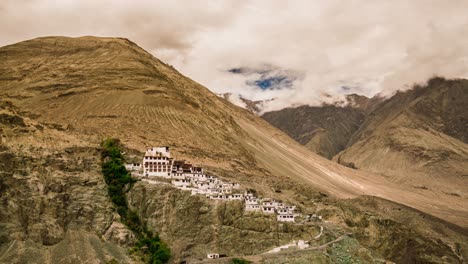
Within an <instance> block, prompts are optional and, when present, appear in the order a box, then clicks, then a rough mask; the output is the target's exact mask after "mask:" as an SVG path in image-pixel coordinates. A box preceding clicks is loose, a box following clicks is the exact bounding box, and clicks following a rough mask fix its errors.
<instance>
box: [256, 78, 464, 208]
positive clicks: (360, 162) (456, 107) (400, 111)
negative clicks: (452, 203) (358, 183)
mask: <svg viewBox="0 0 468 264" xmlns="http://www.w3.org/2000/svg"><path fill="white" fill-rule="evenodd" d="M467 102H468V80H446V79H443V78H440V77H435V78H432V79H431V80H429V81H428V83H427V85H425V86H415V87H414V88H413V89H411V90H408V91H405V92H398V93H397V94H395V95H394V96H393V97H391V98H389V99H385V100H384V99H382V98H378V97H376V98H372V99H366V98H363V97H359V98H358V97H356V96H353V97H348V104H347V106H345V107H338V106H333V105H326V106H322V107H309V106H301V107H297V108H286V109H283V110H280V111H275V112H269V113H265V114H264V115H263V116H262V118H264V119H265V120H267V121H268V122H269V123H271V124H273V125H274V126H276V127H278V128H279V129H281V130H283V131H285V132H286V133H287V134H288V135H290V136H291V137H292V138H294V139H295V140H296V141H298V142H299V143H301V144H303V145H305V146H306V147H307V148H308V149H310V150H312V151H314V152H316V153H318V154H320V155H322V156H324V157H326V158H329V159H333V160H335V161H337V162H338V163H340V164H342V165H345V166H348V167H351V168H354V169H360V170H365V171H369V172H373V173H376V174H381V175H385V177H386V178H387V179H389V180H390V181H392V182H395V183H397V184H404V185H406V186H408V187H412V188H415V189H422V190H425V191H426V192H434V193H437V195H438V197H443V196H455V197H459V198H460V201H459V203H466V199H467V197H468V191H467V189H466V188H465V186H466V185H467V175H468V145H467V143H468V142H467V138H468V133H467V131H468V108H467V107H466V104H467Z"/></svg>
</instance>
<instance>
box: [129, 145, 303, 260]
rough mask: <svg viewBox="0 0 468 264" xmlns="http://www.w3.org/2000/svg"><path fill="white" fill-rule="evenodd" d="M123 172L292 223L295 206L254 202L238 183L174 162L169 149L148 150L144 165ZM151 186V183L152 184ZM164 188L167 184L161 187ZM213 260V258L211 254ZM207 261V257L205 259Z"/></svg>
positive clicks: (183, 163) (265, 201) (255, 199)
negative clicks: (236, 202)
mask: <svg viewBox="0 0 468 264" xmlns="http://www.w3.org/2000/svg"><path fill="white" fill-rule="evenodd" d="M125 168H126V169H127V170H128V171H130V172H132V174H133V175H135V176H140V177H144V178H148V180H149V178H154V179H157V178H166V179H171V184H172V186H174V187H176V188H178V189H181V190H186V191H190V192H191V195H205V196H206V197H207V198H209V199H211V200H240V201H244V206H245V211H247V212H260V213H264V214H275V215H276V220H277V221H279V222H295V219H296V217H297V216H299V214H295V213H294V212H295V209H296V207H295V206H291V205H286V204H284V203H282V202H280V201H276V200H274V199H261V198H257V197H256V196H255V195H254V194H253V193H248V192H244V193H242V192H240V190H239V189H241V186H240V184H239V183H232V182H227V181H223V180H221V179H219V178H217V177H215V176H211V175H206V174H205V173H204V171H203V168H201V167H196V166H193V165H192V164H190V163H187V162H185V161H184V160H174V159H173V158H172V157H171V153H170V150H169V147H153V148H148V149H147V150H146V152H145V156H144V157H143V162H142V163H141V164H140V163H131V164H126V165H125ZM150 182H154V181H151V180H150ZM156 182H160V181H156ZM164 184H167V183H164ZM211 255H212V257H216V254H211ZM208 257H210V256H208Z"/></svg>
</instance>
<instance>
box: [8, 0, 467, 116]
mask: <svg viewBox="0 0 468 264" xmlns="http://www.w3.org/2000/svg"><path fill="white" fill-rule="evenodd" d="M466 10H468V1H464V0H451V1H445V0H413V1H407V0H395V1H372V0H351V1H339V0H314V1H311V0H302V1H300V0H291V1H268V0H257V1H242V0H221V1H169V0H167V1H149V0H148V1H123V0H120V1H119V0H115V1H110V0H103V1H91V0H83V1H72V0H64V1H53V0H16V1H12V0H3V1H1V2H0V34H1V36H2V38H1V39H0V45H6V44H11V43H14V42H18V41H21V40H24V39H28V38H33V37H39V36H44V35H67V36H82V35H98V36H121V37H128V38H130V39H131V40H133V41H135V42H136V43H138V44H139V45H140V46H142V47H143V48H145V49H147V50H148V51H150V52H151V53H153V54H154V55H155V56H156V57H159V58H160V59H162V60H164V61H166V62H168V63H170V64H172V65H174V66H175V67H176V68H177V69H179V70H180V71H181V72H182V73H184V74H185V75H188V76H189V77H191V78H192V79H194V80H196V81H198V82H200V83H202V84H204V85H205V86H207V87H208V88H209V89H211V90H212V91H214V92H216V93H225V92H231V93H235V94H242V95H243V96H244V97H245V98H249V99H251V100H268V99H271V98H275V100H272V101H269V102H267V103H266V104H265V107H266V108H265V110H273V109H279V108H283V107H286V106H291V105H299V104H311V105H317V104H320V103H322V102H330V101H333V100H341V99H343V96H344V95H345V94H346V93H350V92H355V93H359V94H363V95H367V96H373V95H375V94H377V93H381V94H384V95H391V94H392V93H394V92H395V91H396V90H397V89H405V88H407V87H409V86H410V85H411V84H413V83H415V82H417V83H421V82H424V81H425V80H427V79H428V78H429V77H431V76H432V75H436V74H437V75H443V76H446V77H467V75H468V72H467V70H466V69H468V16H466ZM265 65H267V66H268V67H270V69H268V71H266V72H261V71H259V70H261V69H263V70H265V69H264V68H265V67H266V66H265ZM268 67H267V68H268ZM229 69H231V70H232V69H242V70H246V69H249V70H251V72H249V73H248V74H247V72H243V73H242V74H240V73H236V72H232V71H231V72H230V71H229ZM281 78H284V79H281ZM284 80H286V81H285V82H284ZM262 82H263V84H262ZM259 86H260V87H261V86H266V88H267V89H259ZM271 87H274V89H270V88H271ZM343 87H345V89H343Z"/></svg>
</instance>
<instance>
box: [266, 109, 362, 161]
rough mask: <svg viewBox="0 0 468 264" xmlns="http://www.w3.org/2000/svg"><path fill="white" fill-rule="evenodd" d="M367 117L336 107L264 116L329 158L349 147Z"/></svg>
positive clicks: (300, 141) (270, 113)
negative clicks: (350, 140) (353, 136)
mask: <svg viewBox="0 0 468 264" xmlns="http://www.w3.org/2000/svg"><path fill="white" fill-rule="evenodd" d="M364 117H365V111H364V110H362V109H359V108H354V107H350V106H349V107H339V106H334V105H327V106H323V107H312V106H300V107H297V108H286V109H282V110H279V111H274V112H268V113H265V114H263V115H262V118H263V119H265V120H266V121H268V122H269V123H270V124H272V125H274V126H275V127H277V128H279V129H281V130H282V131H284V132H286V133H287V134H288V135H289V136H291V137H292V138H293V139H295V140H296V141H297V142H299V143H301V144H302V145H304V146H306V147H307V148H308V149H310V150H312V151H313V152H315V153H317V154H319V155H321V156H323V157H326V158H328V159H331V158H333V156H335V155H336V154H338V153H339V152H340V151H342V150H344V149H345V148H346V145H347V144H348V141H349V139H350V138H351V136H352V135H353V134H354V133H355V132H356V131H357V130H358V129H359V127H360V125H361V124H362V123H363V122H364Z"/></svg>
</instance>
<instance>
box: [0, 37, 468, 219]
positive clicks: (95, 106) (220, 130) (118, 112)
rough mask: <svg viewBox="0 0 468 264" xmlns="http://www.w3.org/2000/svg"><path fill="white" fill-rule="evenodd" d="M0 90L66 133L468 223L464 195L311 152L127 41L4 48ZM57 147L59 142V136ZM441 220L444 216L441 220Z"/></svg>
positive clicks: (250, 178) (58, 41) (51, 41)
mask: <svg viewBox="0 0 468 264" xmlns="http://www.w3.org/2000/svg"><path fill="white" fill-rule="evenodd" d="M0 69H4V70H3V71H2V72H0V87H2V89H1V90H0V96H1V98H2V99H4V100H8V101H11V102H12V103H13V104H14V105H15V106H16V107H17V108H18V109H19V111H21V112H23V113H25V114H27V115H29V116H30V117H32V118H35V119H37V120H38V121H40V122H43V123H50V124H56V125H58V126H60V127H62V128H63V129H67V130H68V131H70V133H76V134H85V135H93V136H94V141H95V142H94V143H96V144H97V143H98V142H99V141H100V140H101V139H102V138H103V137H105V136H113V137H118V138H120V139H122V141H123V142H124V143H125V144H126V145H127V146H129V147H130V148H134V149H139V150H142V149H143V148H144V147H145V146H156V145H168V146H171V147H173V150H174V154H175V156H176V157H177V158H187V159H190V160H192V161H195V162H197V163H200V165H203V166H210V167H216V168H221V169H223V170H226V171H233V172H236V173H238V174H237V175H240V176H239V178H238V180H239V181H241V182H245V183H259V182H260V181H263V180H265V179H266V177H270V178H274V179H280V180H281V179H287V178H289V179H290V180H293V181H297V182H300V183H301V184H304V186H306V187H308V188H311V189H314V190H320V191H322V192H323V193H328V194H332V195H334V196H336V197H340V198H347V197H355V196H356V195H360V194H368V195H376V196H380V197H383V198H386V199H390V200H393V201H396V202H399V203H403V204H406V205H408V206H411V207H415V208H417V209H420V210H423V211H425V212H428V213H431V214H434V215H436V216H439V217H444V218H446V219H448V220H449V221H452V222H455V223H458V224H460V225H464V226H466V225H467V218H468V208H467V205H466V202H465V200H463V198H461V197H444V199H438V197H437V196H431V195H432V194H426V196H422V195H420V194H418V192H417V191H418V190H416V191H415V190H409V189H406V188H403V187H401V186H398V185H395V184H390V183H388V182H387V181H386V180H385V178H383V177H381V176H377V175H370V174H367V173H361V172H359V171H354V170H351V169H348V168H345V167H343V166H340V165H337V164H335V163H333V162H330V161H328V160H326V159H324V158H321V157H319V156H318V155H315V154H313V153H311V152H310V151H308V150H307V149H305V148H304V147H302V146H301V145H299V144H298V143H296V142H295V141H293V140H292V139H290V138H288V137H287V136H286V135H285V134H283V133H282V132H280V131H279V130H277V129H275V128H273V127H272V126H270V125H269V124H267V123H266V122H265V121H263V120H261V119H260V118H258V117H255V116H254V115H252V114H250V113H249V112H248V111H245V110H243V109H240V108H238V107H236V106H233V105H232V104H230V103H228V102H227V101H225V100H224V99H221V98H218V97H217V96H216V95H214V94H213V93H211V92H210V91H209V90H208V89H206V88H205V87H203V86H201V85H199V84H197V83H195V82H193V81H192V80H190V79H188V78H186V77H184V76H182V75H181V74H180V73H178V72H177V71H176V70H174V69H173V68H172V67H170V66H168V65H166V64H164V63H162V62H161V61H159V60H157V59H156V58H154V57H153V56H151V55H150V54H148V53H147V52H145V51H144V50H143V49H141V48H139V47H138V46H137V45H135V44H134V43H132V42H130V41H128V40H126V39H114V38H95V37H83V38H63V37H49V38H39V39H34V40H30V41H25V42H21V43H18V44H15V45H11V46H6V47H3V48H0ZM57 144H61V143H60V142H57ZM446 216H447V217H446Z"/></svg>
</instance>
